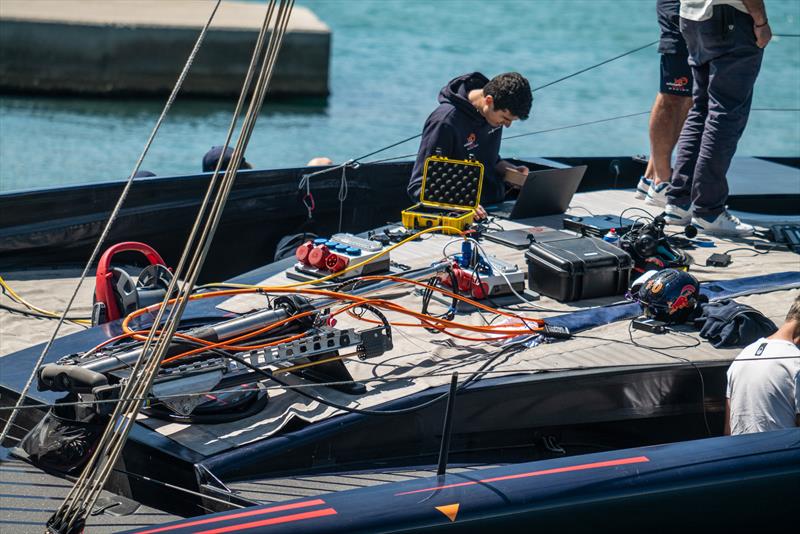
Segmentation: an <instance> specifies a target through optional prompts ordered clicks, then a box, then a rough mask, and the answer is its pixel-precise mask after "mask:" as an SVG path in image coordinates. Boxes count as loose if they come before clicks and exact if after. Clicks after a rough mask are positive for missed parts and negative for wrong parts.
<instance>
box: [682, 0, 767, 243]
mask: <svg viewBox="0 0 800 534" xmlns="http://www.w3.org/2000/svg"><path fill="white" fill-rule="evenodd" d="M735 24H736V29H735V31H734V36H733V37H734V39H735V44H734V46H732V47H731V50H730V51H729V52H727V53H725V54H723V55H720V56H719V57H717V58H714V59H713V60H711V62H710V77H709V87H708V94H709V109H708V118H707V119H706V124H705V131H704V134H703V141H702V144H701V146H700V155H699V157H698V159H697V165H696V167H695V172H694V185H693V189H692V201H693V204H694V209H693V215H694V218H693V220H692V222H693V224H695V225H696V226H697V227H698V228H699V229H701V230H704V231H706V232H708V233H716V234H720V235H750V234H752V233H753V227H752V226H750V225H747V224H742V223H741V222H740V221H739V220H738V219H736V218H735V217H733V216H731V215H730V214H728V212H727V210H726V208H725V203H726V202H727V200H728V179H727V176H726V175H727V172H728V168H729V167H730V164H731V160H732V159H733V155H734V154H735V153H736V146H737V144H738V142H739V139H740V138H741V136H742V133H744V129H745V126H746V125H747V119H748V117H749V115H750V106H751V104H752V101H753V86H754V85H755V82H756V78H757V77H758V73H759V70H760V69H761V60H762V57H763V50H762V49H761V48H758V46H756V44H755V36H754V34H753V30H752V19H751V18H750V17H749V16H746V15H741V16H740V15H737V18H736V23H735Z"/></svg>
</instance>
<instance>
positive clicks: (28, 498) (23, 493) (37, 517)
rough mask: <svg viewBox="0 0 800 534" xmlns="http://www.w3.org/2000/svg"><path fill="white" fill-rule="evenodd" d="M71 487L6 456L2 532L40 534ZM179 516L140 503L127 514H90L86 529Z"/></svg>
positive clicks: (0, 487)
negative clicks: (116, 515)
mask: <svg viewBox="0 0 800 534" xmlns="http://www.w3.org/2000/svg"><path fill="white" fill-rule="evenodd" d="M71 488H72V483H71V482H69V481H67V480H64V479H61V478H57V477H54V476H52V475H48V474H46V473H43V472H42V471H39V470H38V469H37V468H35V467H32V466H31V465H29V464H27V463H25V462H23V461H21V460H18V459H15V458H13V457H12V458H10V459H8V460H3V461H2V462H0V532H2V533H3V534H5V533H8V534H11V533H14V534H41V533H42V532H43V531H44V525H45V523H47V520H48V519H49V518H50V516H51V515H52V513H53V512H54V511H55V510H56V508H58V507H59V505H60V504H61V502H62V501H63V500H64V497H66V496H67V493H68V492H69V490H70V489H71ZM178 519H180V517H177V516H174V515H170V514H168V513H165V512H161V511H159V510H155V509H153V508H148V507H146V506H140V507H139V508H138V509H137V510H136V511H135V512H134V513H133V514H131V515H127V516H120V517H115V516H111V515H106V514H101V515H96V516H89V519H88V521H87V524H86V532H87V533H89V532H90V533H92V534H95V533H99V534H105V533H111V532H120V531H122V530H129V529H132V528H136V527H140V526H145V525H152V524H157V523H166V522H168V521H176V520H178Z"/></svg>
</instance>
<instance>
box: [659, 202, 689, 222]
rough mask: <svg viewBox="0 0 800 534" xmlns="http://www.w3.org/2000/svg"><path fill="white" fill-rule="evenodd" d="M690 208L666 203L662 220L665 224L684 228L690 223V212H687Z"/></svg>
mask: <svg viewBox="0 0 800 534" xmlns="http://www.w3.org/2000/svg"><path fill="white" fill-rule="evenodd" d="M690 208H691V206H683V207H682V206H678V205H677V204H669V203H667V207H666V208H665V209H664V220H665V221H667V224H675V225H678V226H686V225H687V224H689V223H691V222H692V212H691V211H689V210H690Z"/></svg>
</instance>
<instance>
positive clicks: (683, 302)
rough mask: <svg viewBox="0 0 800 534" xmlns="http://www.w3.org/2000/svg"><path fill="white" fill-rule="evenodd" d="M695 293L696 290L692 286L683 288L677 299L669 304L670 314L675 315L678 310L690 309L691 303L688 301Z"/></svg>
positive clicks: (687, 285) (688, 285)
mask: <svg viewBox="0 0 800 534" xmlns="http://www.w3.org/2000/svg"><path fill="white" fill-rule="evenodd" d="M695 291H696V289H695V287H694V286H693V285H692V284H686V285H685V286H683V288H682V289H681V292H680V294H679V295H678V297H677V298H676V299H675V300H673V301H672V302H671V303H670V304H669V311H670V313H675V312H676V311H678V310H682V309H684V308H689V307H691V306H692V303H691V302H690V301H689V298H690V297H691V296H692V295H694V293H695Z"/></svg>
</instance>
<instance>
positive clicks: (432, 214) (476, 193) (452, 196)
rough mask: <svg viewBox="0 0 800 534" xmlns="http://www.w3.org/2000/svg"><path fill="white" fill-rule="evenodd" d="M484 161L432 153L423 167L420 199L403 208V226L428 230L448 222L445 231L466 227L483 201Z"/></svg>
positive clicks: (458, 230)
mask: <svg viewBox="0 0 800 534" xmlns="http://www.w3.org/2000/svg"><path fill="white" fill-rule="evenodd" d="M482 185H483V164H482V163H480V162H478V161H474V160H471V159H470V160H460V159H448V158H444V157H442V156H431V157H429V158H428V159H426V160H425V168H424V169H423V171H422V189H421V191H420V195H419V203H417V204H414V205H413V206H411V207H410V208H408V209H406V210H403V213H402V215H403V226H405V227H406V228H408V229H410V230H424V229H426V228H431V227H433V226H448V227H450V228H452V231H451V230H449V229H444V230H442V232H443V233H445V234H458V233H459V232H461V231H463V230H466V229H467V228H469V226H470V225H471V224H472V221H473V220H474V219H475V208H477V207H478V204H480V201H481V186H482Z"/></svg>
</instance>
